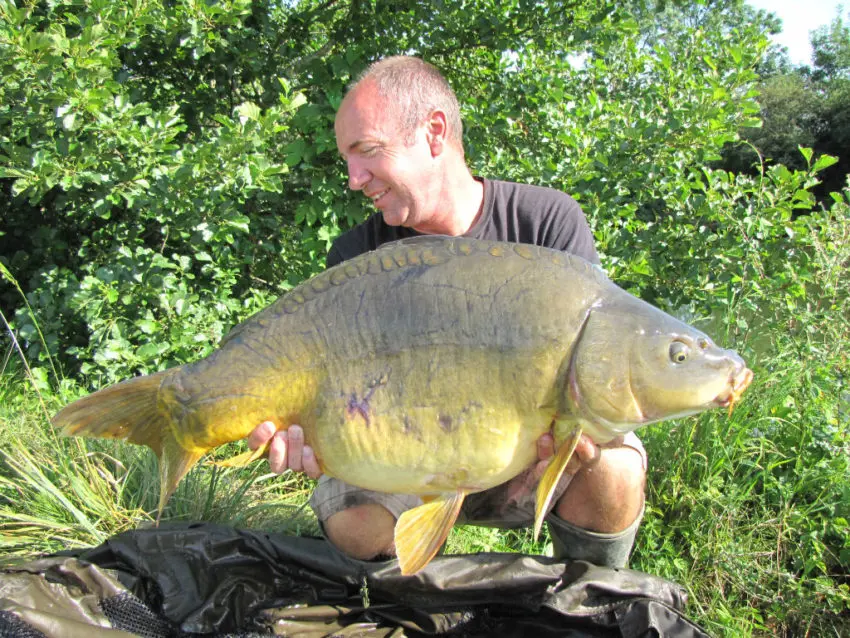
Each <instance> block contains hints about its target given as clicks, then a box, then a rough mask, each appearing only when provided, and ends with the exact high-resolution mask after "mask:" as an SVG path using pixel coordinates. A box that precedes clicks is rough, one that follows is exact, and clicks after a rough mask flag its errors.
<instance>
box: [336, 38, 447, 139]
mask: <svg viewBox="0 0 850 638" xmlns="http://www.w3.org/2000/svg"><path fill="white" fill-rule="evenodd" d="M365 80H370V81H372V82H374V83H375V84H376V86H377V89H378V94H379V95H381V97H383V98H384V99H386V100H387V101H388V102H389V103H390V104H392V105H393V108H394V110H395V111H396V113H397V114H398V122H399V124H400V125H401V130H402V132H403V133H405V135H407V138H408V142H412V139H413V133H414V131H415V130H416V128H417V127H418V126H420V125H421V124H422V123H423V122H424V121H425V120H426V119H427V118H428V116H430V115H431V113H432V112H434V111H435V110H440V111H443V112H444V113H445V114H446V120H447V122H448V125H449V139H451V140H452V141H453V142H455V143H457V145H458V147H460V149H461V150H462V149H463V123H462V122H461V119H460V105H459V104H458V101H457V96H456V95H455V92H454V91H453V90H452V87H451V86H449V83H448V82H447V81H446V78H444V77H443V75H442V74H441V73H440V72H439V71H438V70H437V69H436V67H434V66H433V65H431V64H428V63H427V62H425V61H424V60H421V59H419V58H414V57H411V56H407V55H396V56H392V57H389V58H384V59H383V60H378V61H377V62H373V63H372V64H371V65H369V66H368V67H367V68H366V70H365V71H363V72H362V73H361V74H360V75H359V76H358V77H357V79H356V80H355V81H354V82H353V83H352V84H351V86H350V87H349V88H350V90H353V89H355V88H356V87H357V86H358V85H359V84H361V83H362V82H363V81H365Z"/></svg>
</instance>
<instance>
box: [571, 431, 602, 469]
mask: <svg viewBox="0 0 850 638" xmlns="http://www.w3.org/2000/svg"><path fill="white" fill-rule="evenodd" d="M598 456H599V446H598V445H596V443H594V442H593V441H592V440H591V438H590V437H589V436H587V435H586V434H582V435H581V438H580V439H579V440H578V443H576V449H575V452H573V457H574V458H575V459H576V460H577V461H579V463H580V464H581V465H586V464H588V463H592V462H593V461H594V460H596V459H597V457H598Z"/></svg>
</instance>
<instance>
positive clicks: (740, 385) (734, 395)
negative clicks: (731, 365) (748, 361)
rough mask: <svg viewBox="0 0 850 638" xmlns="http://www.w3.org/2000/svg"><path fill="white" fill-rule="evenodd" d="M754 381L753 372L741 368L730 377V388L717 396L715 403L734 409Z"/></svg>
mask: <svg viewBox="0 0 850 638" xmlns="http://www.w3.org/2000/svg"><path fill="white" fill-rule="evenodd" d="M752 380H753V371H752V370H750V369H749V368H747V367H744V368H739V369H738V370H735V371H733V372H732V374H730V375H729V384H728V386H727V387H726V388H725V389H724V390H723V392H721V393H720V394H718V395H717V397H715V399H714V403H715V404H716V405H718V406H720V407H723V408H725V407H729V408H731V407H733V406H734V405H735V404H736V403H737V402H738V400H739V399H740V398H741V395H742V394H743V393H744V390H746V389H747V388H748V387H749V385H750V382H752Z"/></svg>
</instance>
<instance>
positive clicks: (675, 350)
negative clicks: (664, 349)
mask: <svg viewBox="0 0 850 638" xmlns="http://www.w3.org/2000/svg"><path fill="white" fill-rule="evenodd" d="M690 353H691V349H690V348H689V347H688V346H687V345H685V344H684V343H682V342H681V341H674V342H673V343H671V344H670V361H672V362H673V363H684V362H685V361H687V359H688V355H689V354H690Z"/></svg>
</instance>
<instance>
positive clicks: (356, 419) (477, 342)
mask: <svg viewBox="0 0 850 638" xmlns="http://www.w3.org/2000/svg"><path fill="white" fill-rule="evenodd" d="M751 378H752V373H751V372H750V370H748V369H747V367H746V366H745V364H744V362H743V361H742V360H741V358H740V357H739V356H738V355H737V354H735V353H734V352H732V351H729V350H723V349H721V348H719V347H717V346H716V345H714V343H713V342H712V341H711V340H710V339H709V338H708V337H707V336H705V335H704V334H703V333H701V332H699V331H697V330H695V329H693V328H691V327H690V326H688V325H686V324H684V323H682V322H680V321H678V320H677V319H674V318H673V317H671V316H670V315H668V314H666V313H664V312H662V311H660V310H658V309H657V308H655V307H653V306H651V305H649V304H647V303H645V302H643V301H641V300H640V299H638V298H636V297H634V296H632V295H630V294H628V293H627V292H625V291H624V290H622V289H621V288H619V287H617V286H616V285H614V284H613V283H612V282H611V281H610V280H609V279H608V278H607V277H606V276H605V275H604V274H603V272H602V271H601V270H599V269H598V268H596V267H594V266H593V265H591V264H589V263H588V262H586V261H584V260H583V259H580V258H578V257H575V256H571V255H568V254H565V253H562V252H559V251H555V250H550V249H546V248H539V247H535V246H529V245H525V244H510V243H495V242H484V241H477V240H471V239H463V238H445V237H419V238H415V239H410V240H404V241H401V242H397V243H394V244H388V245H385V246H384V247H382V248H380V249H378V250H376V251H374V252H371V253H367V254H364V255H361V256H359V257H357V258H355V259H352V260H350V261H348V262H345V263H342V264H340V265H338V266H336V267H334V268H330V269H329V270H327V271H325V272H323V273H321V274H319V275H316V276H315V277H313V278H312V279H310V280H308V281H306V282H304V283H303V284H301V285H300V286H298V287H297V288H295V289H293V290H292V291H290V292H289V293H288V294H286V295H285V296H283V297H281V298H280V299H278V300H277V301H276V302H275V303H274V304H272V305H271V306H269V307H268V308H266V309H265V310H263V311H261V312H259V313H257V314H256V315H254V316H253V317H251V318H250V319H248V320H246V321H245V322H243V323H241V324H239V325H238V326H236V327H235V328H234V329H233V330H232V331H231V332H230V334H229V335H228V336H227V337H226V338H225V339H224V341H223V342H222V344H221V347H220V348H219V349H218V350H216V351H215V352H213V353H212V354H211V355H209V356H208V357H206V358H205V359H202V360H200V361H197V362H195V363H191V364H188V365H184V366H180V367H178V368H173V369H170V370H165V371H162V372H158V373H156V374H152V375H149V376H143V377H138V378H135V379H131V380H129V381H125V382H123V383H119V384H117V385H114V386H111V387H108V388H105V389H103V390H100V391H99V392H96V393H94V394H92V395H90V396H87V397H84V398H82V399H80V400H78V401H76V402H74V403H72V404H70V405H69V406H67V407H65V408H64V409H63V410H62V411H61V412H59V414H57V415H56V417H55V418H54V419H53V423H54V424H55V425H56V426H58V427H61V428H62V429H63V431H64V433H65V434H77V435H83V436H101V437H115V438H123V439H127V440H129V441H131V442H133V443H140V444H144V445H148V446H150V447H151V448H153V450H154V451H155V452H156V453H157V455H158V456H159V457H160V475H161V486H160V499H159V510H160V512H161V510H162V508H163V506H164V505H165V503H166V501H167V500H168V498H169V496H170V495H171V493H172V492H173V491H174V489H175V488H176V486H177V484H178V482H179V481H180V480H181V479H182V478H183V476H184V475H185V474H186V472H188V471H189V469H190V468H191V467H192V466H193V465H195V463H196V462H197V461H198V459H200V458H201V457H202V456H203V455H204V454H205V453H207V452H208V451H209V450H211V449H212V448H214V447H216V446H218V445H222V444H223V443H227V442H229V441H235V440H238V439H242V438H244V437H246V436H247V435H248V433H249V432H250V431H251V430H252V429H253V428H254V427H255V426H256V425H257V424H259V423H261V422H262V421H274V422H275V423H276V424H277V426H278V428H280V429H285V428H287V427H288V426H289V425H290V424H292V423H298V424H300V425H301V426H303V428H304V436H305V441H306V443H307V444H308V445H311V446H312V447H313V450H314V451H315V453H316V457H317V459H318V461H319V464H320V467H321V468H322V471H323V472H324V473H325V474H328V475H330V476H335V477H338V478H340V479H342V480H344V481H347V482H348V483H351V484H354V485H358V486H360V487H363V488H367V489H372V490H379V491H384V492H394V493H409V494H419V495H422V496H423V497H424V498H425V500H426V501H427V502H426V503H425V504H424V505H421V506H420V507H417V508H414V509H413V510H410V511H408V512H405V513H404V514H403V515H402V516H401V517H400V519H399V520H398V523H397V524H396V529H395V545H396V551H397V553H398V557H399V562H400V566H401V570H402V572H403V573H405V574H409V573H413V572H416V571H418V570H419V569H421V568H422V567H424V565H425V564H427V562H428V561H429V560H431V558H432V557H433V556H434V554H435V553H436V552H437V550H438V549H439V547H440V546H441V545H442V543H443V541H444V540H445V538H446V536H447V535H448V533H449V531H450V529H451V527H452V525H453V524H454V522H455V520H456V518H457V516H458V513H459V512H460V508H461V505H462V503H463V500H464V497H465V496H466V495H467V494H470V493H473V492H478V491H481V490H486V489H488V488H490V487H493V486H496V485H499V484H501V483H504V482H505V481H507V480H509V479H511V478H513V477H514V476H516V475H518V474H520V473H521V472H522V471H523V470H525V469H527V468H528V467H529V466H530V465H531V464H533V463H534V462H535V460H536V456H537V451H536V450H537V447H536V441H537V439H538V438H539V437H540V436H541V435H542V434H544V433H546V432H549V431H551V432H552V433H553V434H554V437H555V441H556V445H558V451H557V453H556V455H555V458H554V460H553V461H552V463H551V464H550V465H549V468H548V469H547V471H546V473H545V475H544V477H543V479H542V480H541V482H540V485H539V488H538V490H537V503H536V515H535V534H536V533H537V532H538V531H539V529H540V526H541V524H542V521H543V518H544V516H545V515H546V512H547V511H548V509H549V506H550V504H551V503H550V501H551V499H552V493H553V491H554V489H555V487H556V485H557V483H558V479H559V477H560V476H561V474H562V472H563V471H564V468H565V466H566V465H567V462H568V461H569V458H570V456H571V454H572V452H573V449H574V447H575V445H576V443H577V441H578V439H579V437H580V436H581V434H582V433H583V432H584V433H586V434H588V435H589V436H590V437H591V438H592V439H593V440H594V441H595V442H597V443H605V442H607V441H610V440H612V439H613V438H615V437H618V436H620V435H622V434H625V433H626V432H629V431H631V430H634V429H635V428H637V427H639V426H642V425H646V424H647V423H652V422H654V421H659V420H662V419H667V418H673V417H681V416H684V415H688V414H693V413H696V412H699V411H701V410H705V409H707V408H711V407H715V406H727V407H730V409H731V406H732V405H733V404H734V403H735V401H737V399H738V397H739V396H740V394H741V393H742V392H743V391H744V389H745V388H746V387H747V385H748V384H749V382H750V380H751ZM261 453H262V450H258V451H257V452H254V453H249V454H246V455H242V457H243V458H240V459H239V460H240V461H247V460H249V459H252V458H256V457H257V456H259V455H260V454H261Z"/></svg>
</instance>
